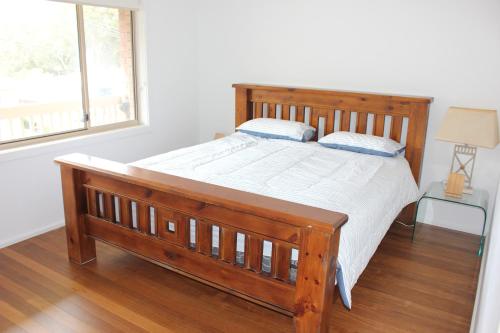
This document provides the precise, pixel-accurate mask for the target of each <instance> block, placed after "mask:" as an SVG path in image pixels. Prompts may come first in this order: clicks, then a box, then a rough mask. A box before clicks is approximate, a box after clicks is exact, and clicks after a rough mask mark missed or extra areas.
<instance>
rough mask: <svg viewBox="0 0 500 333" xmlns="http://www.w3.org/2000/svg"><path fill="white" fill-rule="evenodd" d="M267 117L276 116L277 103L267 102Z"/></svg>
mask: <svg viewBox="0 0 500 333" xmlns="http://www.w3.org/2000/svg"><path fill="white" fill-rule="evenodd" d="M267 117H268V118H273V119H275V118H276V104H273V103H268V104H267Z"/></svg>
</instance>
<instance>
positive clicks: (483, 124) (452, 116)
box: [436, 107, 500, 148]
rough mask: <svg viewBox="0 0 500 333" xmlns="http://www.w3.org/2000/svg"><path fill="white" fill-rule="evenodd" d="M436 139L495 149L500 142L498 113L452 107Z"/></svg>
mask: <svg viewBox="0 0 500 333" xmlns="http://www.w3.org/2000/svg"><path fill="white" fill-rule="evenodd" d="M436 139H438V140H442V141H450V142H454V143H461V144H468V145H471V146H478V147H485V148H495V147H496V146H497V144H498V143H499V141H500V138H499V135H498V118H497V111H496V110H484V109H467V108H458V107H450V108H449V109H448V112H447V113H446V116H445V117H444V121H443V123H442V124H441V127H440V128H439V131H438V133H437V135H436Z"/></svg>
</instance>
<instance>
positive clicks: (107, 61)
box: [0, 0, 137, 149]
mask: <svg viewBox="0 0 500 333" xmlns="http://www.w3.org/2000/svg"><path fill="white" fill-rule="evenodd" d="M135 87H136V85H135V74H134V47H133V13H132V11H130V10H124V9H116V8H107V7H96V6H87V5H75V4H69V3H59V2H52V1H40V0H24V1H9V2H5V3H2V4H1V9H0V149H1V148H2V145H5V144H8V143H13V142H18V141H27V140H29V139H34V138H40V137H47V136H53V135H60V134H63V133H73V132H79V133H88V132H89V131H98V130H104V129H109V128H116V127H122V126H127V125H132V124H136V123H137V107H136V89H135Z"/></svg>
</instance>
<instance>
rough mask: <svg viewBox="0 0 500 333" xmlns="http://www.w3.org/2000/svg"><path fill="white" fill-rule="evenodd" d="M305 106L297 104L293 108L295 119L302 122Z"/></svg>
mask: <svg viewBox="0 0 500 333" xmlns="http://www.w3.org/2000/svg"><path fill="white" fill-rule="evenodd" d="M304 114H305V107H304V105H297V106H296V109H295V121H298V122H301V123H303V122H304Z"/></svg>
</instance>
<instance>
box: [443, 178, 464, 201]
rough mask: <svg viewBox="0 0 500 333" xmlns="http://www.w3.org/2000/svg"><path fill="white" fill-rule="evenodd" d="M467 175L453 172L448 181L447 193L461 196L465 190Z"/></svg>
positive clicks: (452, 195)
mask: <svg viewBox="0 0 500 333" xmlns="http://www.w3.org/2000/svg"><path fill="white" fill-rule="evenodd" d="M464 182H465V175H463V174H460V173H456V172H452V173H450V175H449V177H448V182H447V183H446V191H445V193H446V195H447V196H450V197H454V198H461V197H462V194H463V191H464Z"/></svg>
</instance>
